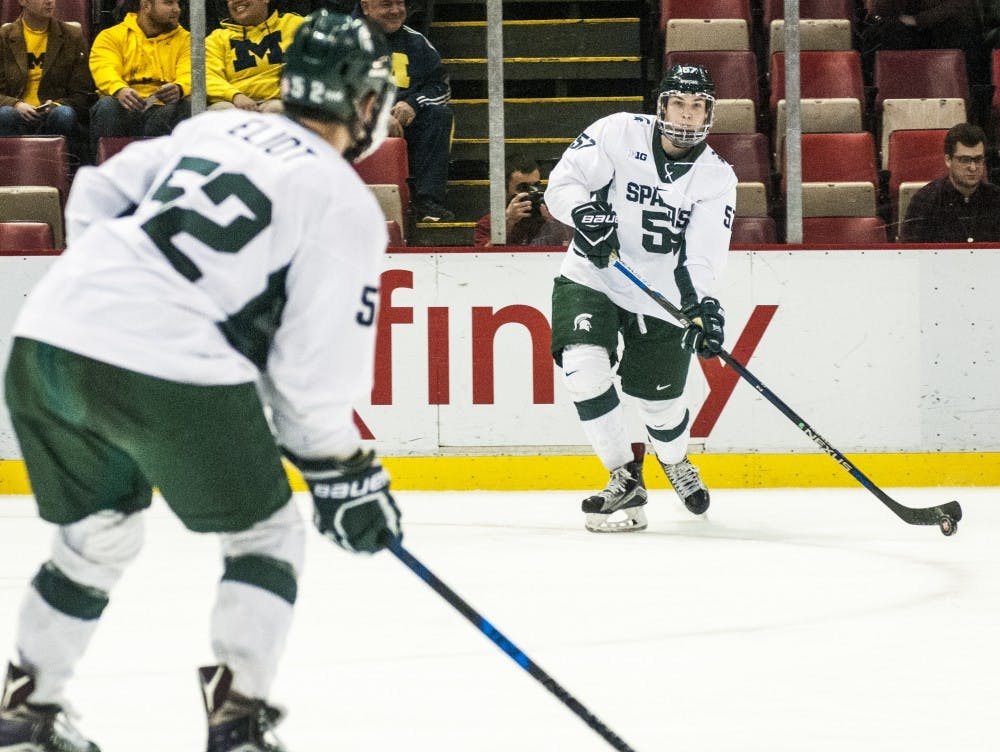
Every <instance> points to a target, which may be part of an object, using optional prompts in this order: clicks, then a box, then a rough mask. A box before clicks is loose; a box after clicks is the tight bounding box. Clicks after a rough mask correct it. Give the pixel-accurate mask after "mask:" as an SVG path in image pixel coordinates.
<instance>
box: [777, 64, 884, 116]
mask: <svg viewBox="0 0 1000 752" xmlns="http://www.w3.org/2000/svg"><path fill="white" fill-rule="evenodd" d="M799 62H800V69H799V85H800V91H801V96H802V98H803V99H837V98H839V99H857V100H858V101H859V102H861V103H862V104H863V103H864V101H865V88H864V80H863V79H862V77H861V55H860V54H859V53H858V51H857V50H838V51H827V52H803V53H801V55H800V58H799ZM784 98H785V53H784V52H776V53H774V54H773V55H772V56H771V99H770V107H771V117H772V119H773V118H775V117H776V116H777V111H778V102H779V101H780V100H782V99H784Z"/></svg>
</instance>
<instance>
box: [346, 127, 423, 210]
mask: <svg viewBox="0 0 1000 752" xmlns="http://www.w3.org/2000/svg"><path fill="white" fill-rule="evenodd" d="M354 169H355V170H357V173H358V175H360V176H361V179H362V180H364V181H365V183H367V184H368V185H386V184H391V185H396V186H398V187H399V199H400V203H401V204H402V207H403V212H404V214H405V213H407V212H409V207H410V186H409V185H408V184H407V182H406V179H407V178H408V177H409V174H410V168H409V165H408V162H407V151H406V140H405V139H402V138H387V139H386V140H385V141H384V142H382V145H381V146H379V148H378V149H377V150H376V151H375V153H373V154H370V155H368V156H367V157H365V159H363V160H361V161H360V162H355V163H354Z"/></svg>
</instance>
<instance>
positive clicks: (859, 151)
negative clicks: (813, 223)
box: [781, 131, 878, 217]
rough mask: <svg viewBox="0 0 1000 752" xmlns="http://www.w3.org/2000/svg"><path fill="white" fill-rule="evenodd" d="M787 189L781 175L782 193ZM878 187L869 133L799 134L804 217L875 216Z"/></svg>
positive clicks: (783, 177) (872, 140)
mask: <svg viewBox="0 0 1000 752" xmlns="http://www.w3.org/2000/svg"><path fill="white" fill-rule="evenodd" d="M786 186H787V174H786V173H783V174H782V176H781V190H782V193H784V192H785V190H786ZM877 186H878V171H877V169H876V166H875V141H874V139H873V138H872V134H871V133H868V132H867V131H862V132H860V133H803V134H802V211H803V216H805V217H843V216H848V217H871V216H875V208H876V206H875V203H876V196H875V192H876V188H877Z"/></svg>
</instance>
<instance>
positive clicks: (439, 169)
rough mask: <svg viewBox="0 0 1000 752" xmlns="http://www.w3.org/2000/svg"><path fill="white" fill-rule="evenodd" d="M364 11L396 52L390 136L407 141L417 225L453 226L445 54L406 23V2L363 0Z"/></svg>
mask: <svg viewBox="0 0 1000 752" xmlns="http://www.w3.org/2000/svg"><path fill="white" fill-rule="evenodd" d="M360 11H361V14H362V15H363V16H364V18H365V19H366V20H367V21H368V23H369V25H371V26H374V27H375V28H377V29H379V30H381V31H382V33H383V34H385V36H386V39H388V41H389V47H390V48H391V49H392V71H393V74H394V75H395V78H396V88H397V93H396V104H395V105H394V106H393V108H392V118H393V119H392V121H391V122H390V127H389V135H390V136H402V137H403V138H405V139H406V146H407V149H408V151H409V162H410V163H409V170H410V183H411V193H412V195H413V201H412V203H413V216H414V218H415V219H416V221H418V222H449V221H451V220H453V219H454V218H455V213H454V212H452V211H451V210H449V209H448V208H446V207H445V205H444V200H445V191H446V190H447V187H448V159H449V155H450V152H451V134H452V130H453V127H452V126H453V124H454V118H453V116H452V112H451V108H450V107H449V106H448V100H450V99H451V85H450V83H449V81H448V74H447V73H446V72H445V70H444V68H443V67H442V65H441V56H440V55H439V54H438V51H437V50H436V49H434V46H433V45H432V44H431V43H430V42H429V41H428V40H427V37H425V36H424V35H423V34H421V33H420V32H419V31H415V30H414V29H411V28H410V27H409V26H405V25H404V22H405V21H406V3H405V2H404V0H361V3H360Z"/></svg>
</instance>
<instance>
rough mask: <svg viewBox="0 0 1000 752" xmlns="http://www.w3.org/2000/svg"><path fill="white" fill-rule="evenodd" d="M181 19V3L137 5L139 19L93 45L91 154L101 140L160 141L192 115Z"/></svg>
mask: <svg viewBox="0 0 1000 752" xmlns="http://www.w3.org/2000/svg"><path fill="white" fill-rule="evenodd" d="M180 15H181V7H180V2H179V0H140V2H139V10H138V12H137V13H127V14H126V15H125V20H124V21H122V22H121V23H120V24H117V25H115V26H112V27H110V28H107V29H105V30H104V31H102V32H101V33H100V34H98V35H97V38H96V39H94V45H93V47H92V48H91V50H90V72H91V73H92V74H93V76H94V83H95V84H96V85H97V93H98V94H100V98H99V99H98V100H97V104H95V105H94V106H93V107H92V108H91V111H90V137H91V146H92V148H93V151H94V153H95V154H96V153H97V143H98V141H99V139H100V138H101V137H102V136H133V137H137V138H138V137H142V136H164V135H166V134H168V133H170V132H171V131H172V130H173V129H174V126H175V125H177V123H179V122H180V121H181V120H183V119H184V118H186V117H189V116H190V115H191V100H190V97H189V96H188V95H189V94H190V93H191V35H190V34H189V33H188V31H187V29H185V28H183V27H182V26H181V25H180Z"/></svg>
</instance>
